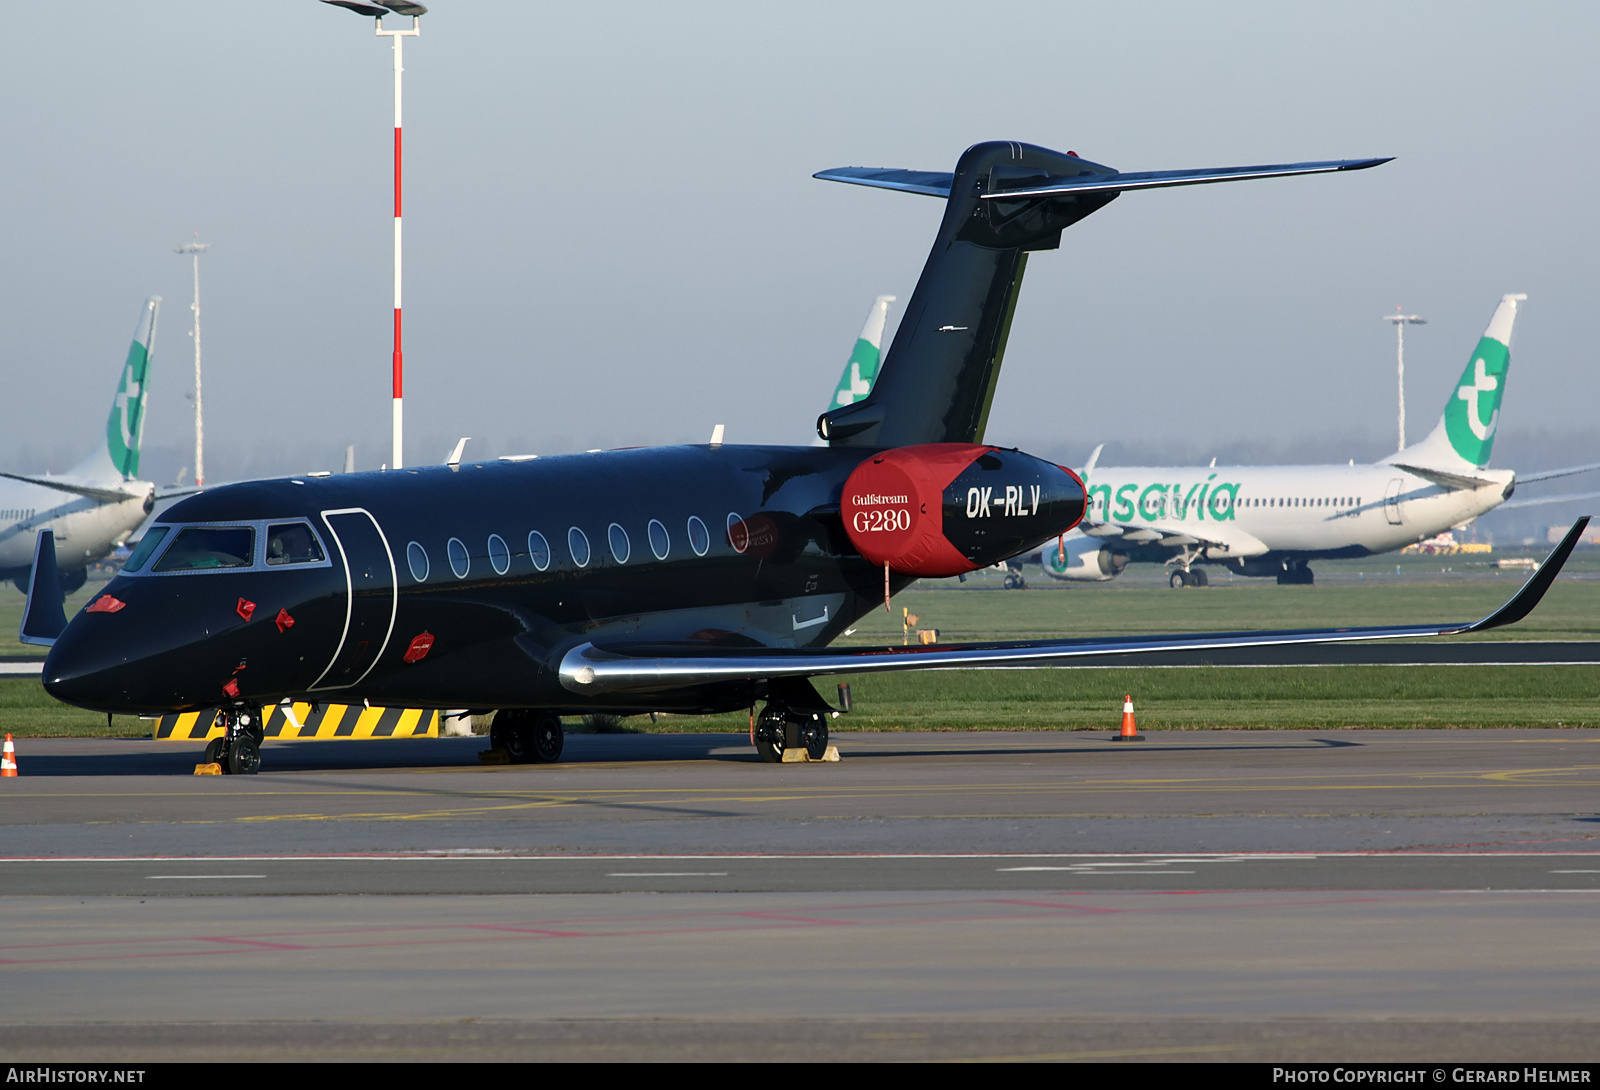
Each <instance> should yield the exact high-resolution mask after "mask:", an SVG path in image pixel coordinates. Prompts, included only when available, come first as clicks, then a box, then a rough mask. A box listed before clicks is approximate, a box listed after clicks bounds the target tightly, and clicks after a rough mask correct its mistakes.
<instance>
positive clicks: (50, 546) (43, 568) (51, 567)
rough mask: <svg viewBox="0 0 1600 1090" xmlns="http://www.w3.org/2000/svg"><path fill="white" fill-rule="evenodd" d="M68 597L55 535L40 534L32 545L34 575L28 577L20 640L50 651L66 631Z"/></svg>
mask: <svg viewBox="0 0 1600 1090" xmlns="http://www.w3.org/2000/svg"><path fill="white" fill-rule="evenodd" d="M66 600H67V596H66V595H65V594H63V593H62V592H61V573H60V571H59V570H57V568H56V535H55V532H54V531H53V530H40V531H39V534H38V537H37V539H36V540H35V541H34V544H33V571H32V573H31V574H30V575H29V576H28V601H27V604H26V605H24V606H23V607H22V627H21V628H20V630H19V631H18V632H17V638H18V639H19V640H21V641H22V642H23V643H32V644H38V645H40V646H42V647H49V646H50V645H51V644H53V643H55V642H56V637H57V636H59V635H61V633H62V632H63V631H64V630H65V629H66V627H67V608H66Z"/></svg>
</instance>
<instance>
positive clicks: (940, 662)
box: [560, 516, 1589, 696]
mask: <svg viewBox="0 0 1600 1090" xmlns="http://www.w3.org/2000/svg"><path fill="white" fill-rule="evenodd" d="M1588 524H1589V519H1588V517H1587V516H1585V517H1584V518H1580V519H1579V520H1578V521H1577V522H1575V523H1573V524H1572V529H1570V530H1568V531H1567V536H1566V537H1564V538H1563V539H1562V540H1561V544H1559V545H1557V546H1556V547H1555V549H1554V551H1552V552H1551V553H1550V555H1549V556H1548V557H1546V558H1545V561H1544V563H1543V564H1541V565H1539V569H1538V570H1537V571H1535V572H1534V573H1533V575H1532V576H1531V577H1530V578H1529V579H1528V581H1527V582H1526V583H1524V584H1523V585H1522V588H1521V589H1520V590H1518V591H1517V593H1516V594H1514V595H1512V597H1511V599H1510V600H1509V601H1508V602H1506V604H1505V605H1503V606H1501V607H1500V608H1499V609H1497V610H1495V611H1494V612H1493V613H1491V614H1489V615H1488V616H1487V617H1484V618H1482V619H1481V620H1477V621H1461V622H1454V623H1447V624H1419V625H1385V626H1381V627H1373V628H1302V629H1287V630H1282V631H1275V632H1217V633H1209V634H1199V635H1172V636H1114V637H1107V638H1093V637H1091V638H1088V639H1070V640H1027V641H1014V642H1006V643H972V644H947V645H945V646H942V647H941V646H938V645H935V646H931V647H923V646H916V647H866V648H859V649H856V648H850V649H831V650H830V649H826V648H824V649H820V650H814V649H810V648H757V649H752V650H743V649H741V650H731V649H726V648H707V647H705V646H704V645H699V646H694V645H689V644H661V643H654V644H627V643H607V644H594V643H582V644H579V645H578V646H576V647H574V648H572V649H571V650H570V651H568V652H567V653H566V654H565V655H564V656H562V659H561V664H560V676H561V684H562V685H563V686H564V687H565V688H567V689H568V690H570V691H571V692H574V693H581V694H583V695H584V696H599V695H604V694H607V693H624V692H626V693H647V692H653V691H657V690H665V689H678V688H682V687H685V686H692V685H705V684H713V683H717V682H730V681H755V680H773V679H776V678H805V677H815V676H818V675H823V674H866V673H881V672H886V671H889V670H928V669H940V668H944V669H960V668H963V667H967V668H971V667H997V666H1030V665H1048V664H1057V665H1064V664H1066V663H1085V662H1094V661H1096V660H1102V659H1111V658H1116V657H1118V656H1122V655H1133V654H1148V653H1151V652H1162V651H1204V650H1211V649H1216V648H1225V647H1278V646H1283V645H1286V644H1320V643H1347V642H1355V641H1368V640H1396V639H1415V638H1416V637H1419V636H1453V635H1459V634H1461V633H1466V632H1481V631H1483V630H1485V629H1489V628H1499V627H1500V626H1501V625H1507V624H1512V623H1514V622H1516V621H1520V620H1521V619H1522V618H1524V617H1526V616H1527V615H1528V614H1529V613H1530V612H1532V610H1533V607H1534V606H1536V605H1538V604H1539V599H1540V598H1542V597H1544V592H1545V591H1546V590H1548V589H1549V588H1550V584H1551V583H1552V582H1554V581H1555V577H1556V575H1557V574H1558V573H1559V572H1560V571H1561V567H1562V565H1563V564H1565V563H1566V561H1567V557H1568V556H1570V555H1571V553H1572V549H1573V546H1574V545H1576V544H1577V543H1578V538H1579V537H1580V536H1581V535H1582V533H1583V531H1584V528H1585V527H1586V526H1588Z"/></svg>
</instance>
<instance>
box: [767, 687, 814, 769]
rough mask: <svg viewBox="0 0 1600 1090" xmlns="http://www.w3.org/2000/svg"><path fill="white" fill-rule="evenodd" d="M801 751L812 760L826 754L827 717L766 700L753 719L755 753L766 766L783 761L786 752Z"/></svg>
mask: <svg viewBox="0 0 1600 1090" xmlns="http://www.w3.org/2000/svg"><path fill="white" fill-rule="evenodd" d="M802 748H803V749H804V750H805V751H806V756H807V757H810V758H811V759H812V760H813V761H820V760H822V758H823V756H824V755H825V754H826V753H827V752H828V716H827V714H826V713H825V712H800V711H795V710H794V709H792V708H790V707H788V706H787V705H784V704H780V703H778V702H777V701H768V702H767V706H766V707H765V708H763V709H762V710H761V718H759V719H757V720H756V752H757V753H759V754H761V759H762V760H763V761H766V762H767V763H768V764H776V763H778V762H779V761H781V760H783V751H784V750H786V749H802Z"/></svg>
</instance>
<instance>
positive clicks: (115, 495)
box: [0, 472, 139, 503]
mask: <svg viewBox="0 0 1600 1090" xmlns="http://www.w3.org/2000/svg"><path fill="white" fill-rule="evenodd" d="M0 477H10V478H11V479H12V480H13V481H22V482H24V483H26V484H36V485H39V486H40V487H42V488H53V489H55V490H56V491H57V492H67V493H70V494H71V495H74V496H87V497H88V498H89V499H91V500H99V501H100V502H101V503H121V502H122V501H123V500H132V499H138V498H139V493H137V492H128V491H124V490H122V489H118V488H97V487H95V486H94V485H88V484H74V483H73V482H71V481H64V480H61V479H60V478H57V477H28V476H25V475H24V474H21V473H3V472H0Z"/></svg>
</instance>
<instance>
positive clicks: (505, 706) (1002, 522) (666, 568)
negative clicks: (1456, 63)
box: [23, 142, 1579, 773]
mask: <svg viewBox="0 0 1600 1090" xmlns="http://www.w3.org/2000/svg"><path fill="white" fill-rule="evenodd" d="M1385 161H1386V160H1383V159H1358V160H1345V161H1338V162H1318V163H1296V164H1291V165H1282V166H1261V167H1231V168H1222V169H1214V170H1190V171H1159V172H1153V173H1119V172H1118V171H1116V170H1113V169H1112V168H1110V167H1107V166H1102V165H1100V164H1098V163H1093V162H1090V161H1088V160H1086V159H1082V158H1079V157H1078V156H1077V155H1075V154H1073V153H1071V152H1068V153H1066V154H1062V153H1060V152H1055V151H1050V150H1047V149H1045V148H1040V147H1034V146H1032V145H1028V144H1020V143H1009V142H1005V143H1003V142H994V143H984V144H978V145H976V146H974V147H972V148H969V149H968V150H967V151H966V152H965V153H964V154H963V155H962V156H961V159H960V161H959V162H958V163H957V164H956V169H955V170H954V171H953V172H952V173H949V174H941V173H928V172H920V171H904V170H869V169H862V168H846V169H841V170H831V171H824V172H822V173H821V174H819V175H817V177H819V178H824V179H829V180H833V181H841V182H851V183H856V184H860V185H869V186H878V187H882V188H887V189H894V190H901V191H905V192H911V193H920V194H926V195H930V196H936V197H941V198H944V199H945V201H946V205H945V212H944V219H943V222H942V223H941V224H940V227H939V233H938V236H937V238H936V240H935V241H934V244H933V250H932V253H930V254H929V256H928V261H927V264H926V266H925V267H924V269H923V272H922V277H921V279H920V280H919V281H918V283H917V287H916V291H915V294H914V295H913V296H912V298H911V302H910V305H909V306H908V307H907V308H906V312H905V315H904V318H903V320H902V322H901V325H900V330H899V333H898V335H897V336H896V338H895V341H894V344H893V347H892V348H891V350H890V352H889V355H888V358H887V359H886V360H885V362H884V365H883V368H882V372H881V374H880V377H879V378H878V381H877V383H876V385H875V386H874V387H873V389H872V392H871V394H870V395H869V396H868V397H866V398H865V399H863V400H861V401H858V402H856V403H854V404H852V405H848V406H844V407H841V408H837V409H834V410H832V411H830V412H828V413H825V414H824V415H823V416H822V417H821V418H820V420H819V421H818V425H817V429H818V432H819V433H820V435H821V436H822V438H823V439H824V440H826V442H827V446H825V447H762V446H735V445H720V444H712V445H706V446H688V447H668V448H658V449H644V450H618V451H608V452H603V453H591V454H579V455H572V456H564V457H553V458H539V459H535V460H505V461H496V462H484V463H478V464H468V465H447V466H440V467H434V468H425V469H405V470H395V471H389V472H382V473H364V474H351V475H343V476H337V477H320V478H311V477H308V478H289V479H285V480H275V481H252V482H248V483H242V484H236V485H231V486H227V487H222V488H216V489H212V490H211V491H208V492H205V493H202V494H200V495H198V496H195V497H193V498H191V499H188V500H185V501H183V502H182V503H179V504H177V505H175V506H174V507H172V508H170V509H169V510H168V511H166V512H165V514H164V515H163V516H162V519H161V521H160V522H159V523H157V524H155V525H153V526H152V527H151V528H150V529H149V531H148V532H147V533H146V534H145V536H144V539H143V540H142V541H141V543H140V545H139V547H138V549H137V550H135V552H134V554H133V555H132V556H131V557H130V558H129V560H128V562H127V564H126V565H125V566H124V567H123V569H122V572H121V574H120V575H118V576H117V577H116V578H115V579H113V580H112V581H111V582H110V584H108V585H107V587H106V588H105V590H104V591H103V592H102V593H101V594H99V595H98V596H97V597H95V598H94V599H93V600H92V601H91V602H90V603H89V604H88V605H87V606H86V607H85V608H84V609H83V610H82V612H80V613H79V614H78V615H77V616H76V617H74V618H73V619H72V621H71V622H70V623H67V621H66V619H65V617H64V616H63V614H62V610H61V605H60V598H59V595H57V596H55V597H54V598H53V599H52V598H51V597H50V596H49V595H46V594H44V593H42V592H41V593H40V594H39V595H37V596H35V595H32V594H30V598H29V604H28V608H27V613H26V617H25V619H24V622H23V629H24V635H25V636H26V637H28V638H30V639H32V640H34V641H36V642H50V641H53V645H52V647H51V650H50V653H49V657H48V658H47V659H46V661H45V667H44V684H45V688H46V689H48V690H49V692H50V693H51V694H52V695H54V696H55V697H57V698H58V699H60V700H63V701H66V702H67V703H69V704H75V705H78V706H79V707H84V708H91V709H96V710H100V711H106V712H120V713H139V714H159V713H166V712H174V711H194V710H204V709H209V708H216V709H219V711H220V713H221V719H222V721H223V724H224V726H225V728H226V729H225V735H224V736H223V737H221V738H218V739H215V740H213V741H212V743H211V744H210V746H209V747H208V750H207V757H208V759H218V760H221V761H223V762H224V763H225V764H226V766H227V767H228V768H229V770H230V771H233V772H238V773H249V772H254V771H256V769H257V768H258V767H259V764H260V742H261V735H260V724H261V721H262V714H261V710H262V708H263V706H267V705H271V704H274V703H277V702H279V701H282V700H285V699H295V700H308V701H329V702H341V703H357V702H362V701H365V702H368V703H372V704H379V705H391V706H395V705H409V706H415V705H423V706H431V707H464V708H473V709H479V710H485V711H487V710H490V709H493V710H495V713H496V714H495V719H494V726H493V732H492V733H493V741H494V744H496V745H499V746H503V747H504V748H505V749H506V750H508V751H509V752H510V753H511V755H512V757H513V759H516V760H531V761H554V760H556V759H557V758H558V757H559V756H560V754H561V749H562V741H563V734H562V728H561V720H560V716H561V715H563V714H581V713H587V712H608V713H618V714H630V713H639V712H646V711H665V712H693V713H710V712H723V711H729V710H733V709H737V708H745V707H750V708H753V707H754V705H755V703H756V702H758V701H764V702H765V708H764V710H763V712H762V714H761V717H760V719H759V722H758V724H757V726H756V729H755V732H754V733H755V740H756V744H757V749H758V751H759V753H760V755H761V756H762V757H763V758H765V759H766V760H769V761H770V760H778V759H781V756H782V753H783V751H784V749H785V748H787V747H792V746H804V747H805V748H806V749H807V750H808V751H809V752H811V753H812V754H814V755H819V756H820V754H821V751H822V749H823V747H825V746H826V744H827V724H828V718H829V715H828V713H829V711H830V708H829V705H828V704H827V702H826V701H825V700H823V698H822V697H821V696H820V695H819V694H818V692H817V690H816V688H815V687H814V686H813V685H812V683H811V681H810V679H811V678H813V677H816V676H819V675H826V674H838V673H866V672H872V671H879V670H904V669H917V668H932V667H949V666H1003V665H1017V664H1022V663H1027V662H1035V661H1039V662H1042V661H1048V660H1056V661H1065V660H1075V661H1083V660H1088V659H1097V658H1102V657H1107V656H1116V655H1124V654H1128V653H1132V652H1148V651H1159V650H1180V649H1182V650H1193V649H1197V648H1208V647H1224V646H1241V645H1242V646H1265V645H1269V644H1284V643H1317V642H1332V641H1341V640H1364V639H1388V638H1395V637H1405V636H1425V635H1440V634H1445V633H1452V632H1464V631H1472V630H1475V629H1481V628H1489V627H1494V626H1496V625H1500V624H1506V623H1509V622H1511V621H1514V620H1517V619H1518V618H1520V617H1522V616H1523V615H1525V614H1526V613H1527V612H1528V610H1530V609H1532V608H1533V605H1534V604H1535V603H1536V602H1537V601H1538V599H1539V597H1540V596H1541V595H1542V594H1543V592H1544V590H1545V588H1546V587H1548V585H1549V583H1550V581H1551V580H1552V579H1553V578H1554V577H1555V574H1556V572H1557V571H1558V570H1559V568H1560V566H1561V563H1562V562H1563V561H1564V560H1565V558H1566V555H1567V553H1568V552H1570V550H1571V548H1572V545H1573V543H1574V541H1575V539H1576V533H1577V530H1578V529H1579V528H1576V527H1575V528H1574V533H1573V534H1570V535H1569V536H1568V538H1567V540H1566V541H1565V542H1563V544H1562V545H1561V546H1560V547H1559V548H1558V549H1557V550H1556V551H1555V553H1553V554H1552V557H1551V559H1550V560H1549V561H1547V562H1546V564H1545V565H1544V567H1543V568H1541V569H1540V571H1539V572H1538V573H1537V574H1536V575H1535V576H1534V578H1533V579H1531V580H1530V581H1529V583H1528V584H1527V586H1525V587H1524V588H1523V590H1522V591H1521V592H1519V594H1518V595H1517V597H1515V598H1514V599H1512V601H1510V602H1508V603H1507V604H1506V606H1505V607H1503V608H1502V609H1501V610H1499V611H1497V612H1496V613H1494V614H1492V615H1491V616H1489V617H1487V618H1484V619H1483V620H1482V621H1478V622H1475V623H1462V624H1450V625H1438V624H1435V625H1408V626H1394V627H1385V628H1367V629H1335V630H1329V629H1315V630H1299V631H1290V632H1269V633H1223V634H1215V635H1202V636H1159V637H1150V636H1146V637H1126V638H1116V639H1080V640H1048V641H1028V642H1014V643H989V644H966V645H944V646H937V645H936V646H932V647H922V646H918V647H904V648H903V647H892V648H867V649H856V648H851V649H840V650H829V649H828V645H829V644H830V643H831V642H832V641H833V640H834V639H835V638H836V637H837V636H839V635H840V634H841V633H842V632H844V631H845V630H846V629H847V628H848V627H850V626H851V625H852V624H853V623H855V621H856V620H857V619H859V618H860V617H862V616H863V615H865V614H866V613H867V612H868V611H869V610H872V609H875V608H878V607H880V606H884V605H886V604H887V602H888V599H889V598H890V596H891V595H893V594H894V593H895V592H897V591H899V590H901V589H902V588H904V587H905V586H907V585H908V584H910V583H911V582H913V581H914V580H916V579H918V578H922V577H941V576H951V575H960V574H963V573H965V572H969V571H975V570H977V569H980V568H984V567H988V566H989V565H992V564H995V563H997V562H999V561H1001V560H1005V559H1007V558H1010V557H1014V556H1017V555H1019V554H1022V553H1025V552H1027V551H1028V550H1030V549H1037V548H1038V547H1039V546H1040V545H1041V544H1043V543H1044V542H1045V541H1048V540H1053V539H1055V538H1057V537H1059V535H1061V534H1063V533H1065V532H1066V531H1067V530H1069V529H1071V528H1072V527H1073V526H1075V525H1077V523H1078V521H1079V519H1080V518H1081V517H1082V516H1083V512H1084V488H1083V482H1082V481H1081V480H1080V479H1079V478H1078V477H1077V476H1076V475H1075V474H1074V473H1073V472H1072V471H1071V470H1069V469H1065V468H1062V467H1060V466H1057V465H1053V464H1051V463H1050V462H1046V461H1043V460H1041V459H1038V458H1034V457H1031V456H1029V455H1027V454H1024V453H1022V452H1020V451H1017V450H1013V449H1004V448H1000V447H996V446H993V445H990V444H987V443H985V442H984V431H985V424H986V422H987V420H988V416H989V407H990V403H991V400H992V398H993V396H994V391H995V383H996V380H997V378H998V377H999V373H1000V364H1001V359H1002V357H1003V355H1004V351H1005V344H1006V337H1007V333H1008V331H1009V329H1010V324H1011V316H1012V313H1013V310H1014V308H1015V306H1016V302H1017V295H1018V290H1019V288H1020V286H1021V283H1022V274H1023V268H1024V266H1025V264H1026V261H1027V256H1028V254H1029V253H1031V252H1033V251H1035V250H1050V249H1055V248H1056V247H1057V246H1058V245H1059V243H1060V238H1061V232H1062V230H1063V229H1065V228H1067V227H1069V226H1071V225H1072V224H1074V223H1076V222H1077V221H1078V220H1081V219H1082V218H1084V217H1085V216H1087V215H1089V214H1090V213H1092V212H1095V211H1097V210H1099V209H1100V208H1103V207H1104V206H1105V205H1107V204H1109V203H1110V202H1111V201H1113V200H1115V199H1116V198H1117V197H1118V196H1119V195H1120V194H1121V193H1123V192H1125V191H1127V190H1134V189H1152V188H1160V187H1164V186H1178V185H1196V184H1201V183H1208V182H1225V181H1236V180H1241V179H1251V178H1270V177H1282V176H1288V175H1297V174H1316V173H1323V172H1335V171H1340V172H1342V171H1352V170H1361V169H1365V168H1367V167H1373V166H1377V165H1378V164H1380V163H1382V162H1385ZM41 538H43V535H41ZM53 555H54V554H53V552H52V551H51V550H49V549H47V548H43V547H42V544H41V549H40V550H39V556H40V562H39V563H36V564H35V568H34V570H35V573H36V584H37V586H38V587H41V588H49V587H54V586H56V585H57V584H56V583H55V582H54V581H51V580H47V579H42V578H41V577H39V576H38V574H37V573H39V572H40V571H41V570H42V569H45V568H47V567H48V566H49V560H50V558H51V557H53ZM49 574H53V573H49Z"/></svg>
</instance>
